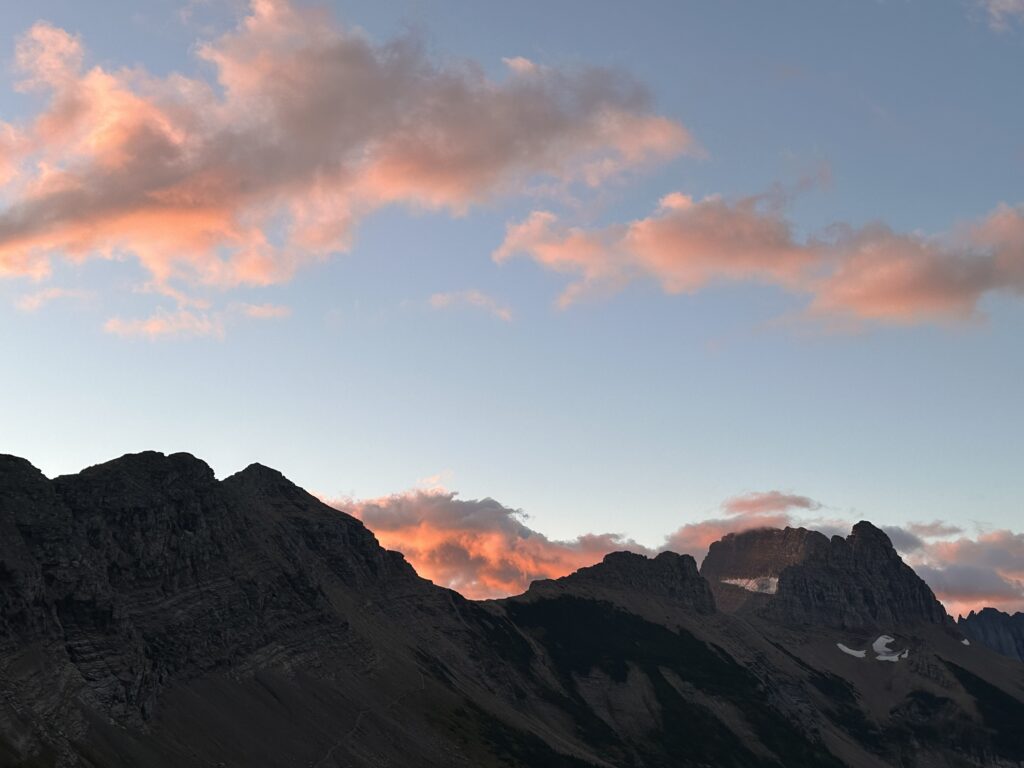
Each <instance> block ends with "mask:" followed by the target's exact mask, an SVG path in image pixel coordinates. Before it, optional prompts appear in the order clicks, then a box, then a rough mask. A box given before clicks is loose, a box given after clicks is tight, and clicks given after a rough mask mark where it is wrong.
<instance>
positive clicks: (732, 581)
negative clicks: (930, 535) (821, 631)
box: [701, 522, 949, 629]
mask: <svg viewBox="0 0 1024 768" xmlns="http://www.w3.org/2000/svg"><path fill="white" fill-rule="evenodd" d="M701 573H702V575H704V576H705V578H707V579H708V580H709V581H710V582H711V584H712V585H713V586H714V588H715V591H716V594H717V595H720V598H719V602H720V603H722V604H728V605H730V606H733V607H736V606H738V605H740V601H739V600H738V597H737V594H738V593H737V590H738V589H741V590H743V591H745V592H747V593H751V592H753V593H758V594H759V595H760V596H759V597H758V598H757V599H756V602H755V603H754V605H755V607H756V609H757V610H758V611H759V612H761V613H762V614H764V615H769V616H771V617H773V618H774V619H776V620H778V621H782V622H785V623H787V624H798V625H817V626H826V627H838V628H844V629H849V628H866V627H886V626H896V625H906V624H915V623H920V622H924V623H930V624H945V623H948V622H949V618H948V617H947V616H946V611H945V609H944V608H943V607H942V605H941V604H940V603H939V601H938V600H936V598H935V595H934V594H933V593H932V591H931V589H930V588H929V587H928V585H927V584H925V583H924V581H922V580H921V578H920V577H918V575H917V574H916V573H914V570H913V569H912V568H911V567H910V566H908V565H907V564H906V563H904V562H903V561H902V560H901V559H900V556H899V555H898V554H897V552H896V550H895V548H894V547H893V546H892V542H891V541H890V540H889V537H888V536H886V534H885V533H884V532H882V531H881V530H879V529H878V528H876V527H875V526H873V525H872V524H871V523H868V522H860V523H857V524H856V525H855V526H854V527H853V531H852V532H851V533H850V535H849V536H847V537H846V538H843V537H841V536H833V537H832V538H831V539H829V538H827V537H826V536H824V535H823V534H821V533H818V532H816V531H808V530H806V529H803V528H786V529H784V530H778V529H764V530H753V531H746V532H744V533H738V534H729V535H728V536H726V537H725V538H723V539H722V540H721V541H719V542H716V543H714V544H712V545H711V548H710V549H709V551H708V555H707V557H706V558H705V560H704V563H703V565H702V567H701Z"/></svg>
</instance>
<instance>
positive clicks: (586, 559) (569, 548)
mask: <svg viewBox="0 0 1024 768" xmlns="http://www.w3.org/2000/svg"><path fill="white" fill-rule="evenodd" d="M331 503H332V504H333V505H334V506H335V507H337V508H338V509H341V510H343V511H345V512H348V513H349V514H352V515H354V516H355V517H358V518H359V519H361V520H362V521H363V522H364V523H365V524H366V525H367V526H368V527H369V528H370V529H371V530H372V531H373V532H374V533H375V534H376V535H377V538H378V539H379V540H380V542H381V544H382V545H384V546H385V547H387V548H389V549H396V550H399V551H401V552H403V553H404V554H405V556H406V557H407V558H408V559H409V562H411V563H412V564H413V566H414V567H415V568H416V570H417V571H418V572H419V573H420V574H421V575H422V576H425V577H426V578H429V579H431V580H432V581H434V582H436V583H438V584H442V585H444V586H447V587H451V588H452V589H455V590H457V591H459V592H461V593H462V594H464V595H466V596H467V597H471V598H478V599H479V598H492V597H502V596H506V595H510V594H518V593H520V592H523V591H525V590H526V589H527V587H529V585H530V582H531V581H533V580H535V579H546V578H556V577H559V576H564V575H566V574H568V573H571V572H572V571H574V570H576V569H578V568H581V567H583V566H586V565H592V564H593V563H596V562H599V561H600V560H601V558H602V557H603V556H604V555H605V554H607V553H608V552H611V551H614V550H629V551H632V552H639V553H642V554H646V555H648V556H651V555H654V554H655V553H656V552H658V551H662V550H671V551H673V552H682V553H687V554H691V555H693V556H694V558H695V559H696V560H697V563H698V565H699V564H700V562H701V561H702V560H703V558H704V555H705V554H707V550H708V546H709V545H710V544H711V543H712V542H714V541H717V540H718V539H720V538H722V537H723V536H724V535H726V534H727V533H733V532H740V531H747V530H753V529H757V528H780V527H785V526H787V525H788V526H804V527H807V528H812V529H814V530H819V531H821V532H823V533H825V534H826V535H830V536H831V535H846V534H847V533H849V530H850V528H851V525H852V522H851V521H847V520H841V519H834V518H828V517H822V516H821V515H820V514H819V513H820V512H821V510H822V509H823V506H822V504H820V503H819V502H817V501H815V500H814V499H811V498H809V497H807V496H800V495H797V494H792V493H785V492H782V491H777V490H773V491H766V492H758V493H749V494H745V495H742V496H735V497H733V498H730V499H726V500H725V501H724V502H723V503H722V505H721V515H720V516H718V517H714V518H709V519H706V520H702V521H698V522H694V523H687V524H685V525H682V526H681V527H679V528H678V529H677V530H675V531H673V532H672V533H670V534H668V535H667V536H666V537H665V540H664V542H663V543H662V545H661V546H659V547H656V548H648V547H645V546H643V545H641V544H638V543H637V542H635V541H633V540H631V539H628V538H626V537H624V536H623V535H621V534H616V533H600V534H594V533H588V534H584V535H581V536H579V537H577V538H575V539H572V540H570V541H559V540H555V539H549V538H548V537H546V536H544V535H543V534H541V533H538V532H537V531H534V530H533V529H531V528H530V527H529V526H528V525H527V520H528V519H527V517H526V515H525V514H524V513H523V512H522V511H521V510H516V509H512V508H510V507H506V506H504V505H502V504H500V503H499V502H497V501H495V500H494V499H479V500H462V499H459V498H457V495H456V494H455V493H453V492H451V491H448V490H445V489H441V488H435V489H433V490H428V491H424V490H415V491H409V492H407V493H403V494H395V495H393V496H387V497H384V498H380V499H374V500H369V501H354V500H345V501H335V502H331ZM885 531H886V533H887V534H888V535H889V537H890V538H891V539H892V541H893V545H894V546H895V547H896V548H897V549H898V550H899V551H900V553H901V554H902V555H903V557H904V559H905V560H906V561H907V562H908V563H910V564H911V565H912V566H913V567H914V568H915V570H916V571H917V573H918V574H919V575H920V576H921V577H922V578H923V579H924V580H925V581H926V582H928V584H929V585H930V586H931V587H932V589H933V590H934V591H935V594H936V596H937V597H938V598H939V600H941V601H942V602H943V604H944V605H945V606H946V608H947V610H949V611H950V612H951V613H952V614H953V615H954V616H956V615H957V614H958V613H966V612H967V611H969V610H971V609H977V608H981V607H983V606H986V605H990V606H993V607H996V608H1000V609H1002V610H1006V611H1011V612H1012V611H1017V610H1024V534H1019V533H1012V532H1010V531H1005V530H1003V531H990V532H985V533H981V534H978V535H977V536H975V537H974V538H971V537H968V536H966V535H964V532H963V531H962V530H961V529H960V528H958V527H957V526H952V525H949V524H947V523H944V522H943V521H933V522H911V523H908V524H906V525H904V526H889V527H886V528H885Z"/></svg>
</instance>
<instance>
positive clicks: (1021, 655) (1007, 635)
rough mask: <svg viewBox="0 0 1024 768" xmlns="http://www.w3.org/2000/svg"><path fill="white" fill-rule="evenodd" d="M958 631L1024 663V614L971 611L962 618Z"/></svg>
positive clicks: (990, 610)
mask: <svg viewBox="0 0 1024 768" xmlns="http://www.w3.org/2000/svg"><path fill="white" fill-rule="evenodd" d="M956 625H957V629H959V630H960V631H961V632H963V633H964V635H966V636H967V637H968V638H969V639H970V640H972V641H975V642H978V643H981V644H982V645H985V646H988V647H989V648H991V649H992V650H994V651H995V652H996V653H1001V654H1002V655H1004V656H1008V657H1010V658H1011V659H1018V660H1019V661H1024V613H1020V612H1017V613H1014V614H1012V615H1011V614H1009V613H1006V612H1005V611H1000V610H997V609H995V608H982V609H981V610H980V611H977V612H975V611H971V612H970V613H969V614H968V615H967V616H966V617H963V616H960V617H959V618H958V619H957V622H956Z"/></svg>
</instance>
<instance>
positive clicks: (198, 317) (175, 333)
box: [103, 308, 224, 340]
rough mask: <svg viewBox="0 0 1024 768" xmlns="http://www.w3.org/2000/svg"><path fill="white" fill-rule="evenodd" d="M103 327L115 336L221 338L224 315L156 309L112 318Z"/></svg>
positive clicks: (153, 338) (222, 336) (222, 335)
mask: <svg viewBox="0 0 1024 768" xmlns="http://www.w3.org/2000/svg"><path fill="white" fill-rule="evenodd" d="M103 330H105V331H106V332H107V333H112V334H114V335H115V336H129V337H130V336H136V337H142V338H147V339H151V340H155V339H164V338H189V337H195V336H212V337H214V338H218V339H220V338H224V318H223V316H221V315H220V314H211V313H207V312H192V311H189V310H186V309H179V310H177V311H174V312H170V311H168V310H166V309H162V308H158V309H157V310H156V312H154V313H153V314H152V315H150V316H149V317H145V318H135V319H128V320H126V319H124V318H121V317H112V318H110V319H109V320H107V321H106V322H105V323H104V325H103Z"/></svg>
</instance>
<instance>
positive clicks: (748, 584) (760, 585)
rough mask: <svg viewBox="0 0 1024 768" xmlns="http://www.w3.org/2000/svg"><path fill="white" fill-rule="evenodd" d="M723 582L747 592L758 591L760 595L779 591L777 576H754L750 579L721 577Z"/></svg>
mask: <svg viewBox="0 0 1024 768" xmlns="http://www.w3.org/2000/svg"><path fill="white" fill-rule="evenodd" d="M722 583H723V584H732V585H733V586H735V587H741V588H743V589H745V590H747V591H748V592H759V593H761V594H762V595H774V594H775V593H776V592H778V591H779V577H778V576H755V577H754V578H752V579H722Z"/></svg>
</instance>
